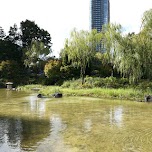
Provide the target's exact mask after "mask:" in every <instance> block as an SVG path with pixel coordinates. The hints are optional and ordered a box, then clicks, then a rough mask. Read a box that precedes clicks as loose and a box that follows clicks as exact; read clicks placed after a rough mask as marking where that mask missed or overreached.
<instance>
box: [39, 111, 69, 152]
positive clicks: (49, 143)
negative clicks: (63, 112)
mask: <svg viewBox="0 0 152 152" xmlns="http://www.w3.org/2000/svg"><path fill="white" fill-rule="evenodd" d="M50 128H51V129H50V134H49V136H48V137H47V138H46V139H45V140H44V141H43V142H41V143H40V145H39V146H38V148H37V151H38V152H42V151H45V152H50V151H52V152H56V151H58V152H59V151H61V152H62V151H66V152H67V151H69V150H68V149H69V147H68V146H67V145H66V144H64V138H63V136H62V134H61V132H62V131H63V130H64V129H65V128H66V124H64V123H63V122H62V119H61V117H60V116H59V115H57V114H56V115H55V114H54V115H53V116H51V118H50Z"/></svg>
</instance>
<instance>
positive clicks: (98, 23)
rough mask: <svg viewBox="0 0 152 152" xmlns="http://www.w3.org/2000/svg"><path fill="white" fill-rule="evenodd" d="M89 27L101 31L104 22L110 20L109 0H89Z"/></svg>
mask: <svg viewBox="0 0 152 152" xmlns="http://www.w3.org/2000/svg"><path fill="white" fill-rule="evenodd" d="M90 11H91V29H97V31H98V32H100V31H101V29H102V26H103V25H104V24H108V23H109V21H110V3H109V0H91V10H90Z"/></svg>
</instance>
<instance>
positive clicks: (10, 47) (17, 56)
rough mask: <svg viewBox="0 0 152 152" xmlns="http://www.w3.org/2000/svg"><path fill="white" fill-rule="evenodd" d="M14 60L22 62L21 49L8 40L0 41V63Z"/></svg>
mask: <svg viewBox="0 0 152 152" xmlns="http://www.w3.org/2000/svg"><path fill="white" fill-rule="evenodd" d="M6 60H15V61H17V62H20V63H21V62H22V49H21V47H20V46H18V45H17V44H13V43H12V42H11V41H8V40H0V61H6Z"/></svg>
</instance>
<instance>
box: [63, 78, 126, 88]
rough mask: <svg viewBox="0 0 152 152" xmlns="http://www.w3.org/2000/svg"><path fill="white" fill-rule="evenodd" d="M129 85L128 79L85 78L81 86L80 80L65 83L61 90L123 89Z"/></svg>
mask: <svg viewBox="0 0 152 152" xmlns="http://www.w3.org/2000/svg"><path fill="white" fill-rule="evenodd" d="M128 84H129V82H128V79H125V78H119V79H118V78H115V77H107V78H99V77H86V78H85V83H84V84H83V85H81V80H80V79H78V80H70V81H65V82H64V83H63V85H62V87H63V88H96V87H101V88H122V87H123V88H124V87H127V86H128Z"/></svg>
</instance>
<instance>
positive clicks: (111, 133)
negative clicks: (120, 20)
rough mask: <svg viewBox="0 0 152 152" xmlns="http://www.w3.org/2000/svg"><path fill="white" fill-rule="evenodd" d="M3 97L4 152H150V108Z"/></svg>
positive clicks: (0, 144)
mask: <svg viewBox="0 0 152 152" xmlns="http://www.w3.org/2000/svg"><path fill="white" fill-rule="evenodd" d="M0 95H2V96H1V98H0V106H1V109H0V151H1V152H26V151H27V152H29V151H36V152H43V151H44V152H50V151H53V152H76V151H84V152H85V151H96V152H100V151H104V152H111V151H114V152H122V151H124V152H125V151H126V152H127V151H142V152H148V151H151V148H150V145H151V143H152V138H151V137H152V131H151V126H152V117H150V115H151V113H152V106H151V105H149V104H148V105H147V106H144V105H145V103H137V104H135V105H134V104H133V105H129V104H128V105H129V106H128V105H127V104H123V103H121V104H120V102H118V103H117V102H115V101H113V102H111V101H110V102H107V101H105V102H104V101H103V100H100V99H93V100H92V98H89V99H88V98H87V99H88V100H87V99H85V98H62V100H60V99H55V98H54V99H51V101H49V100H46V99H45V100H43V99H37V97H36V95H34V94H32V95H27V94H24V93H19V94H18V93H16V92H12V93H11V94H9V95H7V92H5V91H3V92H0ZM9 96H10V97H9ZM6 97H9V98H7V100H6ZM11 97H12V98H11ZM8 99H9V100H8ZM138 104H142V106H141V105H140V106H139V105H138ZM150 106H151V107H150Z"/></svg>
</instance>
